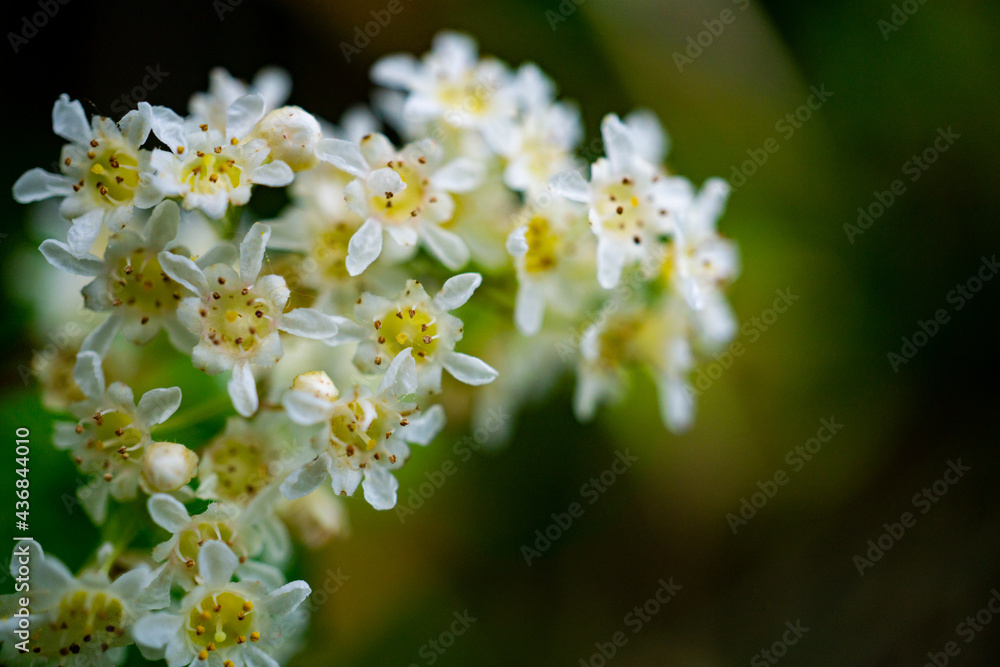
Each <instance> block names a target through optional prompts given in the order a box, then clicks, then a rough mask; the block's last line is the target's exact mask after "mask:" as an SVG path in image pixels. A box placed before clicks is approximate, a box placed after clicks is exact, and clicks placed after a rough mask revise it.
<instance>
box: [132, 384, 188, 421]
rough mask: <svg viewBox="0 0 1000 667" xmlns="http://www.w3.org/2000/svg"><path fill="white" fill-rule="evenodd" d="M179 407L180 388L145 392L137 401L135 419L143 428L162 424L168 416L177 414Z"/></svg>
mask: <svg viewBox="0 0 1000 667" xmlns="http://www.w3.org/2000/svg"><path fill="white" fill-rule="evenodd" d="M180 406H181V389H180V387H170V388H169V389H152V390H150V391H147V392H146V393H145V394H143V395H142V398H140V399H139V405H138V406H136V417H137V418H138V419H139V420H140V421H141V422H142V423H143V425H145V426H152V425H154V424H162V423H163V422H165V421H166V420H167V419H168V418H169V417H170V415H172V414H174V413H175V412H177V408H179V407H180Z"/></svg>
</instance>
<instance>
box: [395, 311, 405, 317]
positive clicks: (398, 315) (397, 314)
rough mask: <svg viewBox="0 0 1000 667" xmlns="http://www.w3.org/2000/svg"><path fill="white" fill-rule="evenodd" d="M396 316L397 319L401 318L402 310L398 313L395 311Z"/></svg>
mask: <svg viewBox="0 0 1000 667" xmlns="http://www.w3.org/2000/svg"><path fill="white" fill-rule="evenodd" d="M396 317H398V318H399V319H403V311H399V312H398V313H396Z"/></svg>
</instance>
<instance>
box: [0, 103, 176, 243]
mask: <svg viewBox="0 0 1000 667" xmlns="http://www.w3.org/2000/svg"><path fill="white" fill-rule="evenodd" d="M151 122H152V112H151V108H150V106H149V104H147V103H145V102H140V103H139V108H138V109H136V110H133V111H130V112H129V113H127V114H125V117H124V118H122V119H121V121H120V122H119V123H118V124H115V122H114V121H112V120H110V119H108V118H105V117H103V116H94V117H93V118H92V119H91V120H90V122H87V115H86V114H85V113H84V111H83V105H81V104H80V102H78V101H75V100H74V101H72V102H71V101H70V99H69V96H68V95H65V94H64V95H61V96H60V97H59V99H58V100H57V101H56V103H55V106H54V107H53V108H52V127H53V129H54V130H55V133H56V134H58V135H59V136H60V137H62V138H63V139H66V140H68V141H70V142H72V143H69V144H66V145H65V146H64V147H63V149H62V155H61V157H60V160H59V169H60V171H61V172H62V174H52V173H49V172H47V171H45V170H43V169H38V168H35V169H31V170H29V171H27V172H26V173H25V174H24V175H22V176H21V177H20V178H19V179H17V182H16V183H15V184H14V199H16V200H17V201H18V202H20V203H22V204H26V203H28V202H33V201H38V200H40V199H47V198H49V197H64V199H63V201H62V204H61V206H60V207H59V210H60V213H62V214H63V215H64V216H65V217H67V218H70V219H71V220H74V224H73V228H72V231H71V232H70V236H71V240H70V245H71V246H73V247H74V248H79V247H81V246H86V248H85V249H89V248H90V245H91V244H92V243H93V242H94V240H95V239H96V237H97V233H98V232H99V231H100V227H101V223H102V221H103V222H104V223H105V224H106V225H107V226H108V228H110V229H111V230H119V229H123V228H125V226H126V225H127V224H128V221H129V220H130V219H131V217H132V211H133V206H138V207H139V208H149V207H151V206H153V205H155V204H156V203H157V202H159V201H160V200H161V199H162V196H161V195H160V193H158V192H157V191H156V189H155V188H154V187H153V183H152V181H151V179H150V178H148V170H149V152H148V151H144V150H142V149H141V148H140V147H141V146H142V144H143V143H144V142H145V141H146V137H147V136H148V135H149V130H150V124H151ZM74 238H75V239H76V240H75V241H74ZM86 239H89V243H87V242H86Z"/></svg>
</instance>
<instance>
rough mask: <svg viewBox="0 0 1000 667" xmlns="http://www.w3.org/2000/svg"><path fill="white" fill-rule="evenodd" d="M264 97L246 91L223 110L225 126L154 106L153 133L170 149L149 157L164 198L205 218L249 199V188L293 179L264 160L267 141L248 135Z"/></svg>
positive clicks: (289, 172)
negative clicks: (177, 201) (192, 119)
mask: <svg viewBox="0 0 1000 667" xmlns="http://www.w3.org/2000/svg"><path fill="white" fill-rule="evenodd" d="M264 107H265V103H264V99H263V98H262V97H261V96H260V95H246V96H244V97H241V98H239V99H237V100H236V101H235V102H233V103H232V104H231V105H230V106H229V108H228V111H227V120H226V125H225V129H224V130H221V129H218V128H216V127H212V126H210V125H209V124H208V123H202V124H201V125H195V124H194V123H191V122H185V121H184V119H183V118H181V117H180V116H178V115H177V114H176V113H174V112H173V111H171V110H170V109H168V108H166V107H154V108H153V133H154V134H155V135H156V137H157V138H158V139H159V140H160V141H162V142H163V143H165V144H166V145H167V146H168V147H169V148H170V150H169V151H164V150H159V149H158V150H155V151H153V154H152V156H151V157H150V167H151V169H152V170H153V172H154V175H153V177H152V181H153V183H154V185H155V187H156V188H157V189H158V190H159V191H161V192H163V194H164V195H166V196H168V197H181V198H182V200H183V205H184V208H185V209H187V210H191V209H199V210H201V211H202V212H203V213H204V214H205V215H207V216H208V217H210V218H214V219H218V218H221V217H223V216H224V215H225V214H226V208H227V207H228V206H229V205H230V204H231V205H233V206H243V205H245V204H246V203H247V202H248V201H250V189H251V186H253V185H255V184H257V185H267V186H271V187H280V186H284V185H288V184H289V183H291V182H292V180H294V178H295V174H294V173H293V172H292V170H291V168H290V167H289V166H288V165H287V164H285V163H284V162H282V161H281V160H275V159H269V155H268V153H269V149H268V145H267V142H266V141H265V140H263V139H260V138H252V137H251V133H252V131H253V129H254V128H255V127H256V125H257V121H259V120H260V119H261V118H262V117H263V115H264Z"/></svg>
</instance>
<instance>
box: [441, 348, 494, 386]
mask: <svg viewBox="0 0 1000 667" xmlns="http://www.w3.org/2000/svg"><path fill="white" fill-rule="evenodd" d="M441 365H442V366H444V369H445V370H446V371H448V372H449V373H451V376H452V377H453V378H455V379H456V380H458V381H459V382H464V383H465V384H469V385H473V386H479V385H482V384H489V383H490V382H493V380H495V379H496V378H497V375H499V373H497V371H496V369H495V368H493V367H492V366H490V365H489V364H488V363H486V362H485V361H483V360H482V359H479V358H477V357H472V356H469V355H468V354H462V353H461V352H449V353H447V354H444V355H442V358H441Z"/></svg>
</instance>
